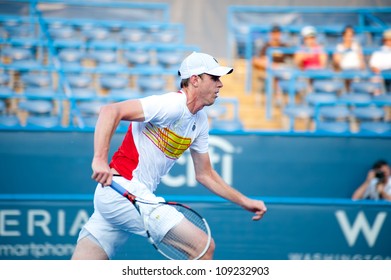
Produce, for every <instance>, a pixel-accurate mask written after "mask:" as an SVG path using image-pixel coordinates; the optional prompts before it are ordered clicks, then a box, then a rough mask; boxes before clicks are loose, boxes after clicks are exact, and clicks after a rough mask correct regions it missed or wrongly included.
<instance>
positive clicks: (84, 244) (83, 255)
mask: <svg viewBox="0 0 391 280" xmlns="http://www.w3.org/2000/svg"><path fill="white" fill-rule="evenodd" d="M108 259H109V257H108V256H107V254H106V252H105V251H104V250H103V249H102V247H101V246H100V245H99V244H97V242H96V241H94V240H93V239H91V238H90V237H89V236H86V237H84V238H82V239H80V240H79V241H78V242H77V245H76V248H75V251H74V252H73V255H72V260H108Z"/></svg>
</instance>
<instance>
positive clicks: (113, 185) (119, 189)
mask: <svg viewBox="0 0 391 280" xmlns="http://www.w3.org/2000/svg"><path fill="white" fill-rule="evenodd" d="M110 187H111V188H112V189H114V190H115V191H116V192H117V193H119V194H120V195H122V196H126V195H127V194H128V191H127V190H126V189H125V188H123V187H122V186H121V185H120V184H118V183H117V182H115V181H114V180H113V181H111V185H110Z"/></svg>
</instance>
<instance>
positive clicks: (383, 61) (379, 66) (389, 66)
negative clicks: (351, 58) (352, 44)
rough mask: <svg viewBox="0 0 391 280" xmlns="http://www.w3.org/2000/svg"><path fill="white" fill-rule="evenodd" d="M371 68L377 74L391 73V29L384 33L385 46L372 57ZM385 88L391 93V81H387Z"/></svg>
mask: <svg viewBox="0 0 391 280" xmlns="http://www.w3.org/2000/svg"><path fill="white" fill-rule="evenodd" d="M369 66H370V68H371V70H372V71H373V72H374V73H375V74H381V73H383V72H385V71H390V72H389V73H391V29H388V30H386V31H384V33H383V45H382V47H381V49H380V50H378V51H375V52H374V53H373V54H372V55H371V58H370V60H369ZM385 86H386V90H387V91H391V79H385Z"/></svg>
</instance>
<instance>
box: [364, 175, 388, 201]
mask: <svg viewBox="0 0 391 280" xmlns="http://www.w3.org/2000/svg"><path fill="white" fill-rule="evenodd" d="M378 182H379V180H378V179H377V178H373V179H372V180H371V182H370V183H369V186H368V188H367V189H366V190H365V193H364V198H369V199H374V200H379V199H381V198H380V197H379V193H378V192H377V190H376V186H377V184H378ZM384 191H385V192H386V193H387V194H389V195H391V177H390V178H388V182H387V185H386V186H385V189H384Z"/></svg>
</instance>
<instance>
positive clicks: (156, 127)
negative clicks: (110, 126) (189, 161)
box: [110, 91, 209, 192]
mask: <svg viewBox="0 0 391 280" xmlns="http://www.w3.org/2000/svg"><path fill="white" fill-rule="evenodd" d="M140 101H141V105H142V108H143V111H144V116H145V121H144V122H133V123H132V125H131V127H130V128H129V130H128V132H127V135H126V136H125V139H124V141H123V143H122V145H121V147H120V148H119V150H118V151H117V153H116V154H114V156H113V159H112V162H111V163H110V166H111V167H113V168H115V169H116V170H117V171H118V172H119V173H120V174H121V175H122V176H124V177H125V178H127V179H129V180H137V181H139V182H140V183H142V184H144V185H145V186H146V187H147V188H148V189H150V190H151V191H152V192H154V191H155V189H156V187H157V185H158V184H159V182H160V179H161V177H162V176H164V175H166V174H167V173H168V172H169V170H170V169H171V167H172V166H173V165H174V163H175V161H176V160H177V159H178V158H179V157H180V156H181V155H182V154H183V153H184V152H185V151H186V150H187V149H188V148H191V149H192V150H194V151H196V152H198V153H206V152H208V138H209V125H208V119H207V115H206V113H205V112H204V111H203V110H201V111H198V112H197V113H196V114H194V115H193V114H192V113H191V112H190V111H189V109H188V107H187V105H186V101H187V98H186V94H185V93H183V92H181V91H179V92H170V93H166V94H162V95H154V96H148V97H145V98H142V99H140Z"/></svg>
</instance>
